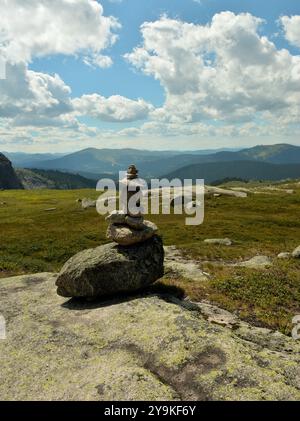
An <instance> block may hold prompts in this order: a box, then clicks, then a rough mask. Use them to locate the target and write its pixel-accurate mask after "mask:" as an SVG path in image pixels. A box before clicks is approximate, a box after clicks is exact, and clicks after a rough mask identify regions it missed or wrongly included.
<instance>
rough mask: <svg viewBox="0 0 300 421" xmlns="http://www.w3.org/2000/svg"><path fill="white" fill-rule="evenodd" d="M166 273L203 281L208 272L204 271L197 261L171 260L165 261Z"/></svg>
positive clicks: (206, 277)
mask: <svg viewBox="0 0 300 421" xmlns="http://www.w3.org/2000/svg"><path fill="white" fill-rule="evenodd" d="M165 269H166V274H167V275H169V276H172V275H173V274H174V275H175V276H182V277H183V278H186V279H191V280H193V281H205V280H207V279H208V276H207V275H208V274H206V273H204V272H203V271H202V270H201V269H200V268H199V266H198V265H197V263H195V262H193V261H191V262H189V261H183V262H175V261H173V260H171V261H166V262H165Z"/></svg>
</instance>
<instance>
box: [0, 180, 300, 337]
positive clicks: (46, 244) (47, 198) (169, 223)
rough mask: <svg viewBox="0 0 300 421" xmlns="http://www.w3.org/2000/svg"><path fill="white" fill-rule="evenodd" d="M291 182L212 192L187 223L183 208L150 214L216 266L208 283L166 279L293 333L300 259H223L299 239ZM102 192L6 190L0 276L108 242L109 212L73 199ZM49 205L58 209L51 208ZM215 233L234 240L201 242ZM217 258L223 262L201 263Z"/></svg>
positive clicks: (46, 265) (285, 246)
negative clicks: (268, 263)
mask: <svg viewBox="0 0 300 421" xmlns="http://www.w3.org/2000/svg"><path fill="white" fill-rule="evenodd" d="M277 186H278V185H277ZM290 188H294V189H295V194H293V195H289V194H284V193H278V192H276V193H274V194H272V195H270V194H257V195H256V194H253V195H250V196H249V197H248V198H246V199H238V198H232V197H220V198H211V199H207V200H206V205H205V221H204V223H203V224H202V225H200V226H186V225H185V224H184V220H185V217H184V216H183V215H157V216H150V217H149V218H150V219H151V220H152V221H153V222H156V223H157V225H158V226H159V228H160V233H161V235H162V236H163V239H164V243H165V244H166V245H173V244H175V245H176V246H177V247H179V248H180V249H182V251H183V253H184V254H185V255H186V256H188V257H191V258H194V259H196V260H199V261H201V262H202V265H203V266H204V269H205V270H206V271H207V272H209V273H210V274H211V278H210V280H209V281H207V282H204V283H203V282H201V283H200V282H194V281H190V280H186V279H167V278H164V279H163V283H164V284H165V285H173V286H177V287H180V288H183V289H184V290H185V292H186V294H188V295H189V296H190V297H191V299H194V300H199V299H203V298H205V299H209V300H211V301H212V302H215V303H218V304H220V305H221V306H222V307H223V308H227V309H229V310H231V311H232V310H236V311H238V312H239V314H240V315H241V317H242V318H244V319H247V320H251V321H252V322H254V323H256V324H261V325H264V326H270V327H274V328H278V329H280V330H281V331H283V332H285V333H289V332H290V329H291V319H292V317H293V316H294V315H295V314H300V306H299V303H300V261H295V260H293V261H292V260H290V261H287V262H280V261H277V260H275V263H274V265H273V267H272V269H268V270H259V271H258V270H250V269H242V268H232V267H228V266H226V265H225V263H231V262H236V261H239V260H242V259H246V258H251V257H253V256H255V255H256V254H264V255H268V256H270V257H272V258H275V257H276V255H277V254H278V253H279V252H282V251H292V250H293V249H294V248H295V247H297V246H298V245H299V244H300V218H299V216H300V186H299V185H296V184H295V185H292V184H291V185H290ZM98 195H99V193H97V192H95V191H94V190H76V191H61V190H57V191H56V190H48V191H45V190H43V191H1V192H0V277H2V278H3V277H7V276H10V275H17V274H23V273H34V272H43V271H55V272H56V271H58V270H59V269H60V268H61V266H62V265H63V263H64V262H65V261H66V260H67V259H68V258H69V257H71V256H72V255H74V254H75V253H77V252H78V251H80V250H83V249H85V248H88V247H95V246H97V245H100V244H104V243H106V242H107V240H106V237H105V232H106V228H107V223H106V222H105V220H104V217H103V216H99V215H98V214H97V212H96V210H95V209H88V210H86V211H83V210H82V209H81V206H80V205H79V204H78V203H76V199H78V198H83V197H91V198H97V197H98ZM2 202H6V204H4V205H3V204H1V203H2ZM49 208H56V210H54V211H51V212H47V211H46V209H49ZM216 237H221V238H223V237H229V238H231V239H232V240H233V241H234V245H233V246H231V247H224V246H216V245H208V244H205V243H204V242H203V240H204V239H205V238H216ZM216 260H217V261H219V262H221V263H222V262H223V263H224V265H221V266H216V265H214V264H212V263H209V262H206V263H203V261H216Z"/></svg>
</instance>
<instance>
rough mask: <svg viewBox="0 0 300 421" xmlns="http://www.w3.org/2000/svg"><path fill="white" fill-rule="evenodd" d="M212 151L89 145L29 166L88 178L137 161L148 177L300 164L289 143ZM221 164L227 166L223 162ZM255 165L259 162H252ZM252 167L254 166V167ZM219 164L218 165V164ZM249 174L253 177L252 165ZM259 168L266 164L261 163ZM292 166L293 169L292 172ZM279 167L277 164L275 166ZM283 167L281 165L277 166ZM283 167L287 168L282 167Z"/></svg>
mask: <svg viewBox="0 0 300 421" xmlns="http://www.w3.org/2000/svg"><path fill="white" fill-rule="evenodd" d="M208 152H209V151H201V150H200V151H193V152H179V151H147V150H139V149H131V148H126V149H96V148H86V149H83V150H81V151H78V152H74V153H71V154H68V155H65V156H60V157H58V158H57V157H56V158H54V157H53V156H51V159H47V160H41V159H40V156H38V157H36V156H35V158H34V162H33V163H31V164H30V163H29V164H28V165H27V166H26V167H27V168H38V169H43V170H56V171H61V172H67V173H75V174H80V175H83V176H85V177H87V178H92V179H97V178H100V176H102V175H103V174H105V175H106V176H111V177H112V178H115V177H116V175H117V174H118V172H119V171H124V170H125V169H126V168H127V167H128V165H130V164H132V163H134V164H136V165H137V166H138V168H139V169H140V174H141V176H143V177H144V178H151V177H161V176H164V175H166V174H170V173H173V172H176V171H177V170H179V169H180V168H183V167H188V166H190V165H200V164H202V165H203V164H208V163H216V162H217V163H226V162H228V163H231V164H228V165H227V166H226V168H230V167H232V170H233V171H234V172H233V176H234V177H239V176H240V175H239V174H238V173H237V171H236V170H235V168H236V165H235V163H236V162H238V161H239V162H242V161H253V162H260V163H264V164H280V165H291V164H293V165H300V147H299V146H294V145H289V144H284V143H282V144H276V145H258V146H255V147H253V148H247V149H243V150H238V151H232V150H222V151H217V152H214V153H208ZM221 167H224V166H223V164H222V165H221ZM252 167H253V168H254V167H255V166H252ZM252 167H251V168H252ZM216 168H217V167H216ZM245 168H248V169H249V173H247V174H246V176H247V177H248V178H249V177H252V174H253V172H252V169H251V170H250V166H249V164H248V166H246V167H245ZM257 168H262V167H261V166H258V167H257ZM268 168H269V169H268V172H264V171H262V170H261V173H260V174H261V177H262V178H263V179H264V177H265V174H267V175H268V176H271V177H270V179H277V176H276V174H273V173H272V169H271V167H268ZM290 170H291V172H289V171H290ZM274 171H275V168H274ZM276 171H279V168H277V169H276ZM282 171H283V170H282ZM283 172H284V174H286V176H287V177H293V176H294V174H295V173H297V168H293V167H285V169H284V171H283Z"/></svg>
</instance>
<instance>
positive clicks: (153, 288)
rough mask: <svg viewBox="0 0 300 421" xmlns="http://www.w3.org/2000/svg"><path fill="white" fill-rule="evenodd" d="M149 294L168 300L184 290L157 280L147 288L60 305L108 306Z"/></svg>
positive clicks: (83, 298) (73, 307)
mask: <svg viewBox="0 0 300 421" xmlns="http://www.w3.org/2000/svg"><path fill="white" fill-rule="evenodd" d="M151 295H157V296H159V297H160V298H162V299H165V300H167V301H169V298H170V297H175V298H177V299H183V298H184V296H185V292H184V290H183V289H182V288H179V287H177V286H175V285H165V284H163V283H162V282H157V283H155V284H153V285H150V286H149V287H147V288H144V289H140V290H138V291H136V292H135V293H130V294H129V293H127V294H126V293H119V294H114V295H107V296H106V297H99V298H85V297H75V298H71V299H70V300H68V301H66V302H65V303H63V304H62V307H64V308H68V309H69V310H87V309H94V308H101V307H108V306H112V305H117V304H121V303H126V302H129V301H133V300H136V299H138V298H143V297H147V296H151Z"/></svg>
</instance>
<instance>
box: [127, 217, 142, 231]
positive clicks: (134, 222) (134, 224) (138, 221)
mask: <svg viewBox="0 0 300 421" xmlns="http://www.w3.org/2000/svg"><path fill="white" fill-rule="evenodd" d="M125 223H126V224H127V225H129V227H131V228H134V229H136V230H142V229H143V228H144V218H143V217H142V216H139V217H136V218H134V217H133V216H126V218H125Z"/></svg>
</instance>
